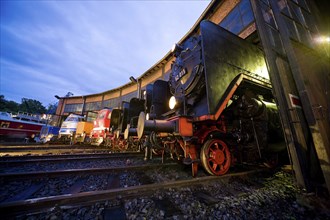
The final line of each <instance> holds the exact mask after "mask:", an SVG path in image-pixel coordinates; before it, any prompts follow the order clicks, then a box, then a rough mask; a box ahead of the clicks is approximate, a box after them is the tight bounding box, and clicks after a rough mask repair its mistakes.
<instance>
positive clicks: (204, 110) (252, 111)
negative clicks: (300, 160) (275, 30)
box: [136, 21, 283, 176]
mask: <svg viewBox="0 0 330 220" xmlns="http://www.w3.org/2000/svg"><path fill="white" fill-rule="evenodd" d="M173 54H174V56H175V58H176V59H175V61H174V62H173V63H172V67H171V73H170V77H169V80H168V81H162V80H157V81H156V82H154V86H153V93H152V100H151V109H150V113H149V114H148V115H146V114H145V113H144V112H141V113H140V115H139V119H138V124H137V129H136V130H137V135H138V137H139V138H141V139H145V140H146V142H147V143H150V146H152V147H153V148H158V149H163V150H164V151H166V152H169V153H170V154H171V156H172V157H173V158H174V157H176V158H178V159H180V160H182V161H183V163H185V164H191V166H192V174H193V176H195V175H196V174H197V170H198V166H199V164H201V165H202V166H203V168H204V169H205V170H206V171H207V172H208V173H209V174H211V175H223V174H225V173H226V172H227V171H228V170H229V168H230V166H232V165H233V164H234V163H236V162H251V161H269V158H270V156H272V155H273V154H271V153H270V152H271V151H270V146H271V145H272V143H276V142H281V141H283V138H282V130H281V125H280V120H279V117H278V111H277V107H276V105H275V103H274V97H273V95H272V90H271V84H270V81H269V79H268V72H267V68H266V64H265V60H264V56H263V54H262V51H261V50H260V49H259V48H258V47H257V46H255V45H253V44H250V43H248V42H246V41H245V40H243V39H241V38H239V37H238V36H236V35H234V34H232V33H230V32H228V31H227V30H225V29H223V28H221V27H220V26H218V25H216V24H213V23H212V22H209V21H203V22H201V24H200V34H199V35H196V36H193V37H191V38H189V39H188V40H186V41H185V42H183V43H182V44H180V45H176V47H175V49H174V51H173Z"/></svg>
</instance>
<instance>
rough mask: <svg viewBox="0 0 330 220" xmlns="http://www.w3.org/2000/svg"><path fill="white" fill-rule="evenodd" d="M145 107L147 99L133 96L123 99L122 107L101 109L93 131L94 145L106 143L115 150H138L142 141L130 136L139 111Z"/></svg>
mask: <svg viewBox="0 0 330 220" xmlns="http://www.w3.org/2000/svg"><path fill="white" fill-rule="evenodd" d="M144 109H145V100H143V99H138V98H132V99H131V100H130V102H126V101H123V102H122V105H121V108H114V109H109V108H106V109H102V110H100V111H99V113H98V115H97V118H96V120H95V121H94V128H93V130H92V132H91V137H90V139H91V144H92V145H97V146H99V145H101V144H103V145H105V146H107V147H109V148H111V149H113V150H119V151H126V150H131V151H137V150H139V146H140V141H139V140H138V139H137V138H136V137H134V136H132V135H131V136H128V131H129V129H130V125H132V126H134V125H136V124H137V120H138V117H139V113H140V112H141V111H144Z"/></svg>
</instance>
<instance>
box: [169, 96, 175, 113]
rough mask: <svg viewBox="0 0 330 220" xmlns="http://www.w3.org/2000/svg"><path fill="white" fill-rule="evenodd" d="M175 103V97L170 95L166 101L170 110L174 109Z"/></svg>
mask: <svg viewBox="0 0 330 220" xmlns="http://www.w3.org/2000/svg"><path fill="white" fill-rule="evenodd" d="M176 104H177V101H176V98H175V97H174V96H171V98H170V101H169V102H168V105H169V107H170V109H171V110H172V109H174V107H175V106H176Z"/></svg>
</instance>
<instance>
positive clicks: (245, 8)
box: [239, 0, 254, 27]
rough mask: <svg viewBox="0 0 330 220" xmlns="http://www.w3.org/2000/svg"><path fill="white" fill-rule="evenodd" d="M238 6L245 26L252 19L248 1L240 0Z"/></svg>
mask: <svg viewBox="0 0 330 220" xmlns="http://www.w3.org/2000/svg"><path fill="white" fill-rule="evenodd" d="M239 7H240V11H241V17H242V22H243V26H244V27H246V26H248V25H249V24H250V23H251V22H252V21H253V20H254V16H253V12H252V8H251V4H250V1H249V0H242V1H241V3H240V5H239Z"/></svg>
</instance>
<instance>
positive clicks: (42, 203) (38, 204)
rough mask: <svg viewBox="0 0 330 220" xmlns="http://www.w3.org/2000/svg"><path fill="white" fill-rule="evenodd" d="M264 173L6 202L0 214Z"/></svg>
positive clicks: (47, 208)
mask: <svg viewBox="0 0 330 220" xmlns="http://www.w3.org/2000/svg"><path fill="white" fill-rule="evenodd" d="M263 171H265V169H257V170H252V171H244V172H240V173H229V174H226V175H224V176H206V177H196V178H193V179H189V180H179V181H171V182H163V183H155V184H146V185H140V186H132V187H127V188H118V189H110V190H104V191H94V192H82V193H77V194H73V195H72V194H67V195H60V196H51V197H43V198H36V199H28V200H22V201H16V202H8V203H2V204H0V212H1V213H3V215H4V216H5V217H8V216H18V215H22V214H26V213H40V212H43V211H47V210H51V209H52V208H54V207H55V206H58V207H60V208H62V209H68V208H73V207H77V206H78V207H79V206H87V205H91V204H93V203H95V202H103V201H106V200H111V199H116V198H120V199H128V198H132V197H137V196H146V195H150V194H152V193H154V192H155V191H157V190H160V189H169V188H179V187H184V186H193V185H198V184H202V183H209V182H210V181H216V180H221V179H225V178H230V177H237V176H249V175H253V174H256V173H260V172H263Z"/></svg>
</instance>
